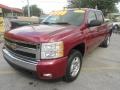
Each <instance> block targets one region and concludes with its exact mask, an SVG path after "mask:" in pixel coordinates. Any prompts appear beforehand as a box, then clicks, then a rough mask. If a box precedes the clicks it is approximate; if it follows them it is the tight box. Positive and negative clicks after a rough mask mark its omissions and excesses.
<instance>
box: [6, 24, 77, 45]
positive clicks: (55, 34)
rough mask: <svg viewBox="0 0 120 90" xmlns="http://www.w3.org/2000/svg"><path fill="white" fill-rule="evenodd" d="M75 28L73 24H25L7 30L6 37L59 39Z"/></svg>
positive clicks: (14, 38) (29, 40) (42, 40)
mask: <svg viewBox="0 0 120 90" xmlns="http://www.w3.org/2000/svg"><path fill="white" fill-rule="evenodd" d="M73 28H74V29H75V28H76V27H75V26H71V25H65V26H64V25H39V26H25V27H21V28H17V29H13V30H10V31H7V32H6V33H5V38H8V39H11V40H18V41H25V42H35V43H40V42H50V41H57V40H60V39H62V38H63V37H65V36H66V35H69V34H70V33H72V31H73Z"/></svg>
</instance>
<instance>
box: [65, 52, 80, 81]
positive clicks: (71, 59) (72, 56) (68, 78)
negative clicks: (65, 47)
mask: <svg viewBox="0 0 120 90" xmlns="http://www.w3.org/2000/svg"><path fill="white" fill-rule="evenodd" d="M75 57H79V59H80V68H79V71H78V73H77V75H76V76H75V77H72V76H71V74H70V69H71V65H72V62H73V60H74V58H75ZM81 66H82V54H81V53H80V52H79V51H77V50H73V51H72V53H71V54H70V56H69V58H68V64H67V70H66V76H65V77H66V81H73V80H75V79H76V78H77V77H78V75H79V73H80V70H81Z"/></svg>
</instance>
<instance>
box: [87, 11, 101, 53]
mask: <svg viewBox="0 0 120 90" xmlns="http://www.w3.org/2000/svg"><path fill="white" fill-rule="evenodd" d="M93 20H97V17H96V14H95V12H94V11H89V12H88V15H87V24H89V23H90V22H91V21H93ZM98 40H99V37H98V26H93V27H88V29H87V30H86V42H87V51H88V53H89V52H91V51H92V50H93V49H94V48H96V47H97V42H98Z"/></svg>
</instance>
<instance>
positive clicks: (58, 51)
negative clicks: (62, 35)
mask: <svg viewBox="0 0 120 90" xmlns="http://www.w3.org/2000/svg"><path fill="white" fill-rule="evenodd" d="M63 51H64V45H63V42H62V41H61V42H53V43H42V46H41V59H54V58H60V57H63V55H64V52H63Z"/></svg>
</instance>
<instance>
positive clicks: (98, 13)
mask: <svg viewBox="0 0 120 90" xmlns="http://www.w3.org/2000/svg"><path fill="white" fill-rule="evenodd" d="M96 16H97V20H99V21H100V22H101V23H103V22H104V18H103V14H102V12H100V11H97V12H96Z"/></svg>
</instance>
